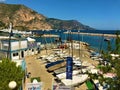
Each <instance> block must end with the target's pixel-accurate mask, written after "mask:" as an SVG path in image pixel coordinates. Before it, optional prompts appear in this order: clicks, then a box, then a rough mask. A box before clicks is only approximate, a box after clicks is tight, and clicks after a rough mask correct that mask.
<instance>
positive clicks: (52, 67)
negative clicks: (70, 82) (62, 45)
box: [45, 60, 66, 71]
mask: <svg viewBox="0 0 120 90" xmlns="http://www.w3.org/2000/svg"><path fill="white" fill-rule="evenodd" d="M65 65H66V61H64V60H58V61H55V62H51V63H48V64H47V65H46V66H45V67H46V68H47V70H48V71H54V70H56V69H59V68H61V67H64V66H65Z"/></svg>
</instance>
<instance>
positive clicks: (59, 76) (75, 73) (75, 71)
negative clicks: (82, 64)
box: [56, 70, 81, 80]
mask: <svg viewBox="0 0 120 90" xmlns="http://www.w3.org/2000/svg"><path fill="white" fill-rule="evenodd" d="M80 72H81V71H80V70H73V74H72V75H73V76H74V75H77V74H79V73H80ZM56 76H57V78H59V79H60V80H61V79H65V78H66V72H64V73H61V74H58V75H56Z"/></svg>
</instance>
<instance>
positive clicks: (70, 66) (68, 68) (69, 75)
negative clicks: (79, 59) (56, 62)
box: [66, 57, 73, 79]
mask: <svg viewBox="0 0 120 90" xmlns="http://www.w3.org/2000/svg"><path fill="white" fill-rule="evenodd" d="M66 62H67V64H66V79H72V72H73V59H72V57H67V60H66Z"/></svg>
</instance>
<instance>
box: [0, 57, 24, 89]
mask: <svg viewBox="0 0 120 90" xmlns="http://www.w3.org/2000/svg"><path fill="white" fill-rule="evenodd" d="M23 77H24V71H23V70H22V68H21V66H16V63H15V62H12V61H11V60H8V59H3V60H2V62H0V90H11V89H9V87H8V84H9V82H10V81H15V82H16V83H17V87H16V89H18V88H20V86H21V85H22V79H23Z"/></svg>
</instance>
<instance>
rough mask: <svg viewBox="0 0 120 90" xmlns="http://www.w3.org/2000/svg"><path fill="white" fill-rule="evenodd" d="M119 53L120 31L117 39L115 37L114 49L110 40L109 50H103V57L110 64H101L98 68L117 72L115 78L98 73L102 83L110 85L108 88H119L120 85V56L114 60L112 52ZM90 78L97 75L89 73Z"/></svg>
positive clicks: (105, 71) (103, 70)
mask: <svg viewBox="0 0 120 90" xmlns="http://www.w3.org/2000/svg"><path fill="white" fill-rule="evenodd" d="M112 53H114V54H118V55H120V37H119V32H117V33H116V39H115V48H114V49H113V50H112V48H111V43H110V42H109V41H108V47H107V51H106V52H104V51H102V56H103V57H102V58H103V59H104V60H106V61H108V63H109V64H107V65H105V66H104V65H100V66H99V67H98V68H99V69H100V70H101V71H102V72H103V74H105V73H111V72H112V73H115V74H116V77H115V78H104V77H103V75H102V74H99V75H98V80H99V82H100V84H101V85H103V84H104V83H106V84H108V85H109V89H108V90H118V89H119V86H120V56H119V57H116V58H115V59H114V60H113V59H112V56H111V55H110V54H112ZM89 76H90V78H92V79H95V77H96V76H95V75H94V74H93V75H91V74H90V75H89Z"/></svg>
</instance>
